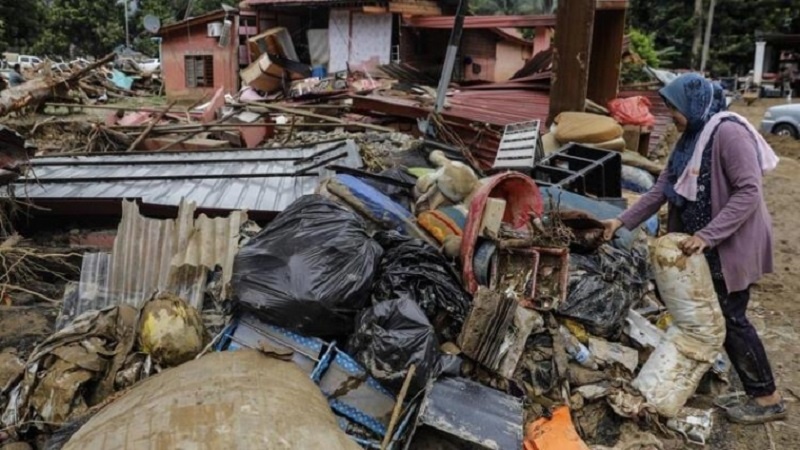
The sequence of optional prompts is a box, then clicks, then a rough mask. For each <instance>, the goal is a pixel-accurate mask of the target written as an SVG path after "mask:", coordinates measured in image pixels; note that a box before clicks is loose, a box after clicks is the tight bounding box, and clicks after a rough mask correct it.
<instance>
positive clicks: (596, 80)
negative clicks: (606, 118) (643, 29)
mask: <svg viewBox="0 0 800 450" xmlns="http://www.w3.org/2000/svg"><path fill="white" fill-rule="evenodd" d="M624 38H625V10H624V9H608V10H602V11H597V12H596V13H595V20H594V34H593V37H592V58H591V61H590V64H589V79H590V80H592V82H591V83H590V84H589V86H588V91H587V94H586V95H587V96H588V97H589V99H591V100H592V101H594V102H596V103H598V104H599V105H602V106H604V107H607V106H608V102H609V101H611V100H613V99H615V98H616V97H617V92H618V91H619V75H620V67H621V65H622V41H623V39H624Z"/></svg>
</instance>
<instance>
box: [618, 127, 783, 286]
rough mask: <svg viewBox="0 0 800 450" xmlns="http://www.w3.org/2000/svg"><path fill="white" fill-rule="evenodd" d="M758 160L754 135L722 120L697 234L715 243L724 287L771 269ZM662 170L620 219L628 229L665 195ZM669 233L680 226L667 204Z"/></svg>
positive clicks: (769, 223)
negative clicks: (704, 217)
mask: <svg viewBox="0 0 800 450" xmlns="http://www.w3.org/2000/svg"><path fill="white" fill-rule="evenodd" d="M761 180H762V173H761V166H760V164H759V162H758V155H757V152H756V149H755V144H754V142H753V138H752V137H751V136H749V131H747V129H745V128H744V127H743V126H742V125H739V124H736V123H734V122H724V123H722V124H721V125H720V126H719V128H718V129H717V132H716V135H715V136H714V143H713V148H712V162H711V215H712V217H713V219H712V220H711V223H709V224H708V225H707V226H706V227H705V228H703V229H702V230H700V231H699V232H697V236H698V237H700V238H701V239H703V240H704V241H705V242H706V243H708V244H709V245H710V246H712V247H717V249H718V251H719V256H720V260H721V262H722V274H723V275H724V276H725V284H726V285H727V287H728V291H729V292H738V291H743V290H745V289H747V288H748V287H749V286H750V285H751V284H753V283H756V282H757V281H758V280H759V279H760V278H761V276H762V275H764V274H765V273H771V272H772V220H771V219H770V216H769V212H768V211H767V205H766V203H765V202H764V194H763V189H762V182H761ZM666 183H668V181H667V175H666V172H662V173H661V176H659V177H658V181H657V182H656V184H655V186H653V189H651V190H650V192H648V193H647V194H645V195H643V196H642V198H641V199H639V201H638V202H636V204H635V205H633V206H632V207H631V208H629V209H628V210H627V211H625V212H624V213H623V214H622V215H621V216H619V219H620V220H621V221H622V223H623V225H624V226H625V228H627V229H629V230H632V229H634V228H636V227H638V226H639V225H640V224H641V223H642V222H644V221H645V220H647V218H649V217H650V216H652V215H653V214H655V213H657V212H658V210H659V209H660V208H661V206H663V205H664V203H666V201H667V197H666V196H665V195H664V186H665V185H666ZM667 231H668V232H670V233H673V232H680V231H682V225H681V221H680V213H679V212H678V211H677V210H676V209H675V208H673V207H672V206H671V205H670V208H669V216H668V222H667Z"/></svg>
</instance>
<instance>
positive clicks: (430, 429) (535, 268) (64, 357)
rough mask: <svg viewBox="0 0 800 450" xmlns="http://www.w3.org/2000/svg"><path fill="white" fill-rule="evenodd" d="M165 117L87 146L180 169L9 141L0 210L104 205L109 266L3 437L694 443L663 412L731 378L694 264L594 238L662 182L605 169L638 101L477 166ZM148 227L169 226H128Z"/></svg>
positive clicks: (522, 131)
mask: <svg viewBox="0 0 800 450" xmlns="http://www.w3.org/2000/svg"><path fill="white" fill-rule="evenodd" d="M173 107H174V105H173V104H170V105H168V106H167V107H166V108H163V109H160V110H154V111H152V112H147V111H135V112H133V113H131V114H122V115H121V117H120V116H118V115H117V114H116V113H115V114H113V115H112V116H111V117H109V121H108V122H106V124H105V125H102V127H103V128H94V130H95V131H96V133H98V134H97V135H99V133H107V132H109V131H113V132H114V133H118V134H119V135H120V136H121V137H120V139H123V138H122V136H124V141H122V142H119V143H118V144H120V145H119V147H117V148H115V150H139V149H151V150H164V148H165V147H166V148H174V149H176V150H177V149H180V150H181V151H173V152H161V153H159V152H158V151H150V152H148V151H134V152H124V153H112V154H108V155H100V154H91V153H90V154H86V155H81V156H68V155H64V156H61V155H51V156H42V157H36V158H32V159H28V158H29V156H30V153H28V152H26V150H25V145H24V140H22V138H21V137H20V136H17V135H14V136H11V135H9V137H8V140H10V141H14V142H15V146H14V148H15V149H16V150H15V152H14V153H13V154H11V153H9V154H8V155H7V156H8V158H5V159H4V160H3V164H4V166H3V168H4V170H6V171H11V172H12V173H14V174H15V178H16V179H15V180H14V181H13V182H12V183H11V184H10V185H9V186H8V187H9V189H10V190H11V192H12V194H10V195H9V197H7V198H8V200H9V201H13V198H15V197H16V198H23V197H27V201H28V202H30V203H31V204H33V205H35V206H38V207H39V208H43V210H44V209H46V210H47V211H48V212H49V213H50V214H56V215H58V214H62V215H64V214H68V213H74V214H84V215H85V214H87V213H92V214H99V210H100V209H103V206H102V205H105V204H107V205H117V209H114V208H109V210H108V211H107V212H106V213H105V214H107V215H109V214H110V215H114V214H117V213H115V212H114V211H121V220H120V222H119V227H118V228H117V230H116V232H115V233H111V236H113V237H112V238H111V239H113V242H110V243H109V244H108V245H107V246H106V248H104V249H102V251H99V252H98V251H94V252H88V253H85V254H84V255H83V262H82V265H81V269H80V280H79V281H77V280H76V281H74V282H72V283H69V285H68V286H67V289H66V293H65V296H64V300H63V303H62V305H61V313H60V316H59V319H58V321H57V332H56V333H55V334H53V335H52V336H50V337H48V338H47V339H45V340H44V341H42V342H40V343H39V344H38V345H37V346H36V348H35V349H33V351H32V352H31V353H30V354H28V355H16V354H8V353H4V354H3V357H2V360H1V361H2V367H1V368H2V371H0V374H2V375H3V378H0V389H2V390H0V402H1V403H0V407H1V409H0V411H2V416H1V417H2V418H1V419H0V428H2V429H3V430H4V434H2V435H0V439H3V440H32V439H34V438H36V437H37V436H39V437H41V436H50V440H51V445H62V444H63V445H65V447H64V448H102V447H103V446H104V445H106V444H107V442H109V441H108V439H115V442H118V443H119V445H120V446H122V447H124V446H125V445H133V442H137V440H139V439H148V438H149V439H152V437H153V436H156V435H157V436H159V438H158V439H161V440H162V441H163V442H164V445H167V446H171V445H173V444H174V443H176V442H187V439H188V440H190V441H193V442H221V441H219V440H220V439H229V438H230V437H225V436H227V434H226V435H224V436H223V434H220V432H219V430H221V429H233V430H239V431H237V432H236V433H235V434H236V438H235V439H238V440H239V441H241V442H243V444H242V445H244V446H248V445H249V444H246V442H278V441H280V442H283V443H286V442H290V446H292V447H293V448H295V447H296V448H307V447H310V446H314V445H323V446H325V448H357V446H358V445H360V446H361V447H363V448H394V449H399V448H409V446H411V447H412V448H413V446H415V445H423V444H421V443H422V442H431V441H433V442H449V443H451V444H452V445H456V446H458V448H486V449H506V448H523V446H524V447H525V448H532V449H564V448H576V449H584V448H588V444H591V445H595V446H598V447H597V448H602V447H600V446H607V447H613V446H615V445H617V444H618V443H620V442H622V443H628V444H630V442H632V440H633V441H635V442H641V443H642V444H641V445H642V446H643V447H642V448H645V447H646V446H647V445H655V446H656V447H658V448H660V447H659V446H661V441H662V440H669V439H675V436H683V437H685V438H686V439H688V440H690V441H692V442H695V443H701V444H702V443H704V442H705V441H706V440H707V439H708V438H709V435H710V432H711V426H712V420H711V413H710V411H705V410H697V409H692V408H688V407H686V406H685V405H686V403H687V401H688V400H689V398H690V397H691V396H692V394H693V393H694V392H695V389H696V388H697V387H698V385H699V384H700V383H701V378H703V376H704V375H705V374H706V373H707V372H708V373H709V375H708V377H707V378H709V380H710V382H714V380H719V381H721V382H724V381H725V380H726V372H727V366H728V364H727V362H726V360H725V359H724V357H723V356H722V352H721V345H722V341H721V339H722V336H724V323H723V322H721V320H722V316H721V313H720V311H719V309H718V307H717V306H716V300H715V297H714V296H713V287H709V286H710V281H709V280H707V279H706V278H708V277H707V275H708V269H707V267H705V263H704V260H703V259H702V257H685V256H683V255H682V254H681V252H680V251H679V250H678V249H677V246H676V242H677V239H678V237H676V236H672V235H667V236H664V237H661V238H658V239H656V238H655V237H656V236H657V235H658V230H659V226H658V222H659V220H658V217H653V218H651V219H650V220H649V221H648V222H647V223H646V224H645V225H644V226H643V227H642V228H640V229H637V230H633V231H630V232H628V231H621V232H619V234H618V237H617V239H615V240H613V241H612V242H605V241H604V240H603V225H602V223H601V222H600V220H603V219H609V218H613V217H616V216H617V215H618V214H619V213H620V211H621V208H620V206H624V205H625V204H627V203H628V201H633V200H635V198H636V197H637V196H638V195H639V194H640V193H642V192H644V191H646V190H647V189H649V188H650V187H651V186H652V184H653V182H654V177H653V173H658V172H659V171H660V170H661V167H659V166H658V165H657V164H655V163H653V162H652V161H650V160H648V159H647V158H644V157H642V156H641V155H639V153H638V152H630V151H626V150H625V149H626V148H630V144H629V136H626V133H625V129H624V128H623V125H628V126H648V125H650V124H652V121H653V117H652V115H651V114H650V113H649V108H648V103H647V101H646V99H645V98H643V97H641V98H636V97H634V98H628V99H621V100H619V101H615V102H612V103H611V104H610V105H609V114H610V115H611V117H609V116H606V115H600V114H591V113H564V114H562V115H560V116H559V117H557V118H556V121H555V122H556V125H555V126H554V127H553V128H552V129H551V130H550V132H549V133H546V134H545V136H544V137H540V134H541V133H540V130H541V129H542V127H541V123H540V122H539V121H536V120H532V121H528V122H523V123H520V124H514V125H512V126H508V127H505V129H504V131H503V133H502V134H501V136H500V146H499V151H498V152H497V156H496V159H495V161H494V162H493V164H492V165H493V166H494V167H489V168H487V167H485V166H483V165H482V164H481V163H480V162H478V161H476V158H475V155H473V154H471V153H470V152H469V150H468V149H465V148H459V147H453V146H451V145H447V144H446V143H442V142H436V141H433V140H430V139H427V140H426V139H418V138H414V137H412V136H409V135H407V134H403V133H399V132H396V131H391V132H390V131H386V130H385V129H384V128H383V127H382V126H380V125H374V124H368V123H361V122H357V121H354V120H353V121H351V119H350V118H347V119H345V118H333V117H330V116H325V115H322V114H318V113H316V112H308V111H306V110H304V109H301V108H299V107H294V108H291V107H287V106H283V105H275V104H263V105H255V104H252V103H249V102H242V101H241V99H239V100H235V99H227V101H226V99H225V98H224V97H223V96H222V95H221V94H219V95H218V96H217V97H215V99H213V100H212V101H211V102H209V103H208V104H207V105H203V106H202V107H201V108H199V109H198V110H197V111H194V110H195V108H190V109H188V115H189V117H190V119H191V121H192V122H191V124H187V122H186V121H187V118H186V115H187V114H186V112H184V113H176V112H172V108H173ZM287 116H289V117H293V118H292V119H289V118H288V117H287ZM280 117H283V118H284V119H283V120H286V122H285V124H286V125H288V126H289V129H288V130H284V131H276V132H275V133H274V135H272V136H270V137H266V136H261V135H259V136H256V137H252V139H251V140H250V141H249V143H248V142H245V143H238V145H237V143H236V142H234V141H233V139H234V137H232V136H228V137H225V136H226V134H225V131H226V130H223V129H219V130H218V129H216V128H215V127H216V126H219V125H220V124H225V123H228V122H227V120H229V118H235V119H236V122H232V125H231V128H232V129H234V128H238V129H239V131H241V135H240V137H241V138H243V139H245V136H246V134H247V133H246V131H247V130H248V129H250V128H252V129H260V130H262V131H263V126H264V125H265V124H267V123H270V124H276V125H277V124H278V123H279V120H278V119H279V118H280ZM299 118H302V120H303V122H300V119H299ZM231 120H232V119H231ZM305 120H309V122H305ZM318 120H319V121H321V122H316V121H318ZM336 121H338V122H336ZM181 122H183V123H181ZM252 123H259V124H261V125H262V127H261V128H258V127H250V128H248V127H246V126H244V125H246V124H252ZM300 123H312V124H314V125H316V126H319V125H320V123H333V124H335V125H336V129H335V130H333V131H328V132H322V131H319V130H316V131H313V130H299V129H293V128H292V127H297V125H298V124H300ZM353 124H356V125H353ZM358 125H360V126H361V127H363V128H367V129H368V130H369V131H368V132H366V133H365V132H357V131H354V130H353V129H354V128H355V127H356V126H358ZM87 126H89V127H95V125H87ZM190 127H195V128H190ZM371 128H378V130H370V129H371ZM134 129H135V130H136V131H131V130H134ZM186 130H191V131H186ZM181 133H183V134H181ZM195 133H196V134H195ZM200 133H208V134H207V135H205V136H206V137H204V138H202V139H211V137H210V136H211V134H212V133H215V134H214V137H217V138H218V139H220V140H221V139H223V138H224V139H229V140H227V141H225V142H226V144H225V145H224V146H223V145H219V147H215V146H212V147H208V145H209V144H208V143H202V144H196V145H197V147H194V148H193V147H192V146H193V145H195V144H192V143H191V142H192V139H198V138H195V137H192V138H189V139H186V136H190V135H191V136H197V135H198V134H200ZM97 135H96V136H97ZM113 136H114V135H113V134H110V135H103V139H106V140H107V141H106V142H112V141H113ZM626 138H628V139H626ZM92 139H95V138H92V137H90V136H87V137H85V138H83V140H84V143H83V145H85V146H87V148H88V149H89V150H97V148H93V147H91V145H89V144H90V141H91V140H92ZM97 139H99V138H97ZM87 141H89V142H87ZM178 141H181V142H178ZM543 141H547V142H548V144H545V143H544V142H543ZM126 145H127V148H124V147H125V146H126ZM251 146H252V147H253V148H252V149H249V150H241V147H251ZM227 147H234V149H228V148H227ZM209 148H211V149H212V150H208V149H209ZM199 149H206V150H208V151H197V150H199ZM4 155H5V153H4ZM509 169H511V170H509ZM248 179H249V180H250V181H248ZM289 180H291V181H290V182H289ZM62 186H63V188H62ZM68 199H69V200H68ZM131 199H138V201H131ZM76 200H88V203H87V205H90V206H89V208H90V209H81V207H80V206H79V205H80V202H79V201H76ZM48 202H49V203H48ZM170 205H173V206H175V207H176V208H177V215H176V216H174V217H175V218H169V219H159V218H152V217H146V216H144V215H142V211H143V210H145V209H147V210H148V211H161V214H162V215H163V212H164V210H163V209H158V208H155V207H161V208H163V206H170ZM254 218H255V219H257V220H259V222H260V225H261V226H263V228H261V226H260V225H259V224H256V223H255V222H253V221H252V220H251V219H254ZM648 241H650V243H648ZM687 280H691V281H687ZM693 283H694V284H693ZM709 289H710V290H709ZM698 293H704V295H702V296H700V295H698ZM12 294H13V293H12ZM706 294H707V295H706ZM9 299H10V300H9V301H12V302H13V296H11V297H9ZM258 353H261V354H263V355H258ZM264 355H266V356H264ZM23 356H24V359H23ZM222 367H225V369H226V370H220V369H221V368H222ZM229 367H234V368H236V370H228V368H229ZM256 374H258V375H256ZM301 375H303V376H301ZM264 377H267V378H264ZM262 379H269V380H272V381H270V382H269V383H267V384H266V385H265V384H264V383H263V380H262ZM64 380H68V381H66V382H65V381H64ZM303 380H305V381H303ZM239 388H241V390H248V391H250V392H251V395H246V396H245V397H242V396H241V395H240V394H239V393H238V392H239V390H238V389H239ZM226 392H227V393H231V392H237V395H236V396H235V397H234V396H230V395H226V394H225V393H226ZM209 398H211V399H213V401H211V403H208V404H206V403H205V402H203V401H196V400H192V399H209ZM242 398H246V399H245V400H242ZM267 398H270V399H271V400H270V401H269V402H266V400H265V399H267ZM242 401H244V402H245V403H241V402H242ZM298 404H303V405H308V407H309V408H311V410H309V411H311V412H308V413H302V414H301V413H300V412H299V411H298V412H297V414H295V410H294V409H293V408H296V405H298ZM475 405H481V408H476V407H475ZM312 410H313V411H312ZM209 411H237V412H228V413H225V414H224V416H225V418H224V419H220V416H219V415H218V414H211V413H209ZM278 411H280V413H279V412H278ZM152 414H157V416H155V417H157V420H153V418H154V416H152ZM178 415H180V417H181V418H182V419H181V420H179V421H176V420H177V417H178ZM187 418H191V420H189V419H187ZM219 420H224V423H223V422H219ZM265 420H266V422H265ZM165 424H173V425H172V426H169V427H166V426H165ZM632 424H635V426H631V425H632ZM304 427H305V429H307V428H308V427H314V428H315V430H317V431H318V433H307V432H303V431H302V430H303V429H304ZM120 428H124V429H125V430H127V431H125V432H123V433H120V432H119V429H120ZM212 430H217V431H212ZM323 439H324V444H319V443H320V442H322V441H321V440H323ZM567 442H569V444H567ZM170 443H171V444H170ZM626 448H629V447H626Z"/></svg>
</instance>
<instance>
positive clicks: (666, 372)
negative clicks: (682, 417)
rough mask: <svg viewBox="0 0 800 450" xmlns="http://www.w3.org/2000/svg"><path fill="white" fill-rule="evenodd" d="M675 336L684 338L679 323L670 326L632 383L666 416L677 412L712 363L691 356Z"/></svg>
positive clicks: (672, 415) (674, 414)
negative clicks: (678, 326) (682, 349)
mask: <svg viewBox="0 0 800 450" xmlns="http://www.w3.org/2000/svg"><path fill="white" fill-rule="evenodd" d="M676 340H677V341H681V340H685V336H682V333H681V331H680V330H679V329H678V328H677V327H670V329H669V330H667V336H666V338H665V339H664V340H662V341H661V343H660V344H658V347H656V349H655V351H653V353H652V354H651V355H650V358H648V359H647V362H646V363H645V364H644V366H642V370H641V371H640V372H639V375H638V376H637V377H636V379H634V380H633V387H635V388H636V389H638V390H639V392H641V393H642V395H644V397H645V398H646V399H647V403H649V404H651V405H653V406H654V407H655V408H656V410H657V411H658V413H659V414H661V415H662V416H664V417H675V416H676V415H677V414H678V412H679V411H680V410H681V408H682V407H683V405H685V404H686V401H687V400H689V397H691V396H692V394H694V391H695V390H696V389H697V386H698V385H699V384H700V380H701V379H702V378H703V375H704V374H705V373H706V372H707V371H708V369H710V368H711V363H709V362H705V361H698V360H696V359H693V358H690V357H689V356H687V355H686V354H684V353H683V352H682V351H680V350H679V349H678V346H677V345H676V344H675V342H676Z"/></svg>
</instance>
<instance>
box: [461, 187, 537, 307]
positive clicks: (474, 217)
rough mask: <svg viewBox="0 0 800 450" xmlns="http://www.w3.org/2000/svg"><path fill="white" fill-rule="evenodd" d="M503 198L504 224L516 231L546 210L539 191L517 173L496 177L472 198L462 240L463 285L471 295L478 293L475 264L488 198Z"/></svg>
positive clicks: (479, 189)
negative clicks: (504, 205) (504, 206)
mask: <svg viewBox="0 0 800 450" xmlns="http://www.w3.org/2000/svg"><path fill="white" fill-rule="evenodd" d="M490 197H491V198H500V199H504V200H505V201H506V209H505V213H504V215H503V222H505V223H508V224H510V225H511V226H512V227H513V228H515V229H516V228H523V227H526V226H527V224H529V223H530V222H531V220H532V219H534V218H536V217H541V216H542V213H543V211H544V204H543V202H542V197H541V195H540V194H539V188H538V187H536V184H535V183H534V182H533V181H532V180H531V179H530V178H528V177H527V176H525V175H522V174H520V173H515V172H506V173H502V174H498V175H495V176H493V177H491V178H488V179H487V180H485V181H484V184H483V185H482V186H481V187H480V188H478V190H477V191H476V192H475V193H474V195H473V197H472V201H471V202H470V207H469V215H468V216H467V226H466V228H465V229H464V236H463V239H462V241H461V260H462V262H463V264H464V267H463V277H464V285H465V287H466V289H467V291H468V292H470V293H475V291H477V290H478V281H477V279H476V277H475V272H474V266H473V264H474V261H473V258H474V256H475V251H476V247H477V246H478V236H479V234H480V232H481V224H482V223H483V214H484V210H485V208H486V204H487V203H488V201H489V198H490Z"/></svg>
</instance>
